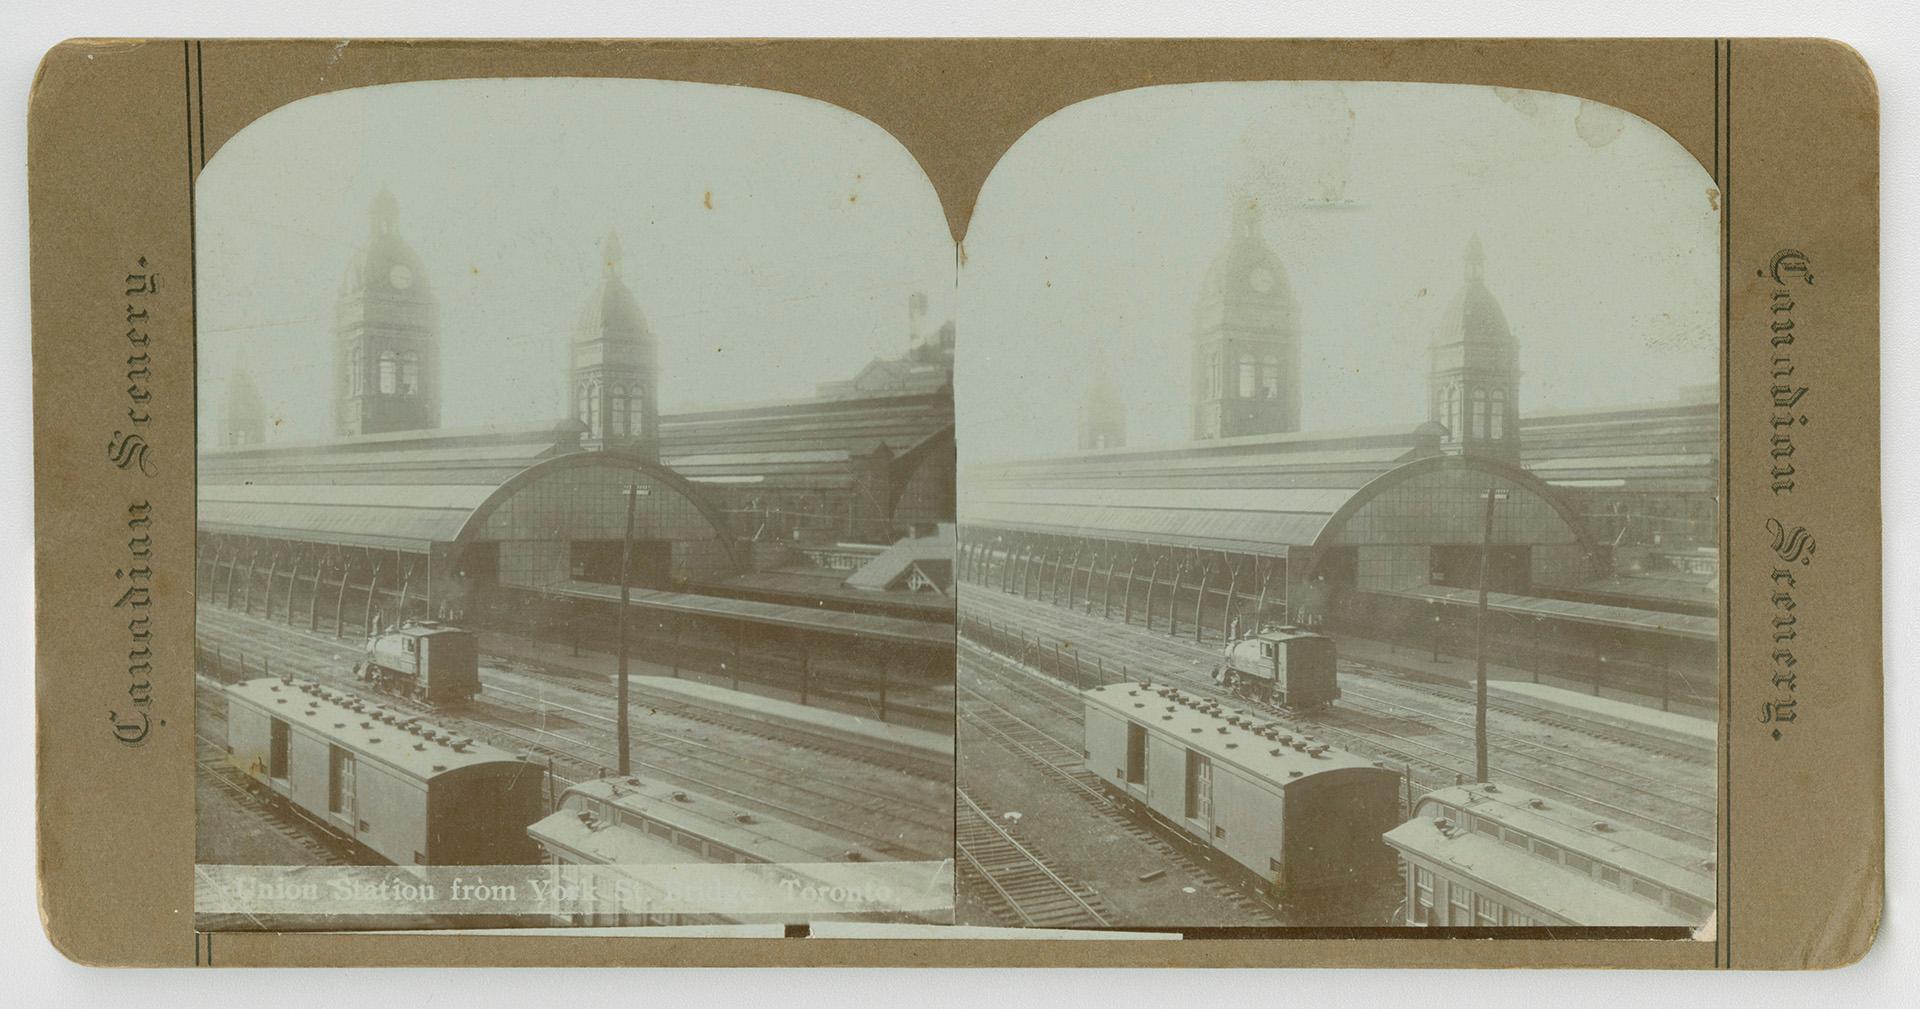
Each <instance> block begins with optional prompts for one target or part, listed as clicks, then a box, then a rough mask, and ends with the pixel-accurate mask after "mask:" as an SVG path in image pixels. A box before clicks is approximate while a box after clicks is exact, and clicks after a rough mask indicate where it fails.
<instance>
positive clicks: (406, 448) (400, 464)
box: [198, 422, 579, 551]
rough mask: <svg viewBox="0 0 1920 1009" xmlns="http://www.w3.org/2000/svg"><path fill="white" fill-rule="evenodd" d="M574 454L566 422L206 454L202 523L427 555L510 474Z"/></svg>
mask: <svg viewBox="0 0 1920 1009" xmlns="http://www.w3.org/2000/svg"><path fill="white" fill-rule="evenodd" d="M578 450H579V429H578V426H577V425H574V424H573V423H572V422H567V423H565V424H561V425H554V424H545V425H536V426H530V427H517V428H475V429H467V430H438V431H408V432H400V433H395V434H385V435H372V436H368V437H362V438H351V439H343V440H338V441H327V442H313V443H307V444H294V445H270V446H248V447H246V448H239V449H209V450H206V451H203V452H201V453H200V463H199V482H198V494H199V515H198V524H199V527H200V528H201V529H202V530H204V531H209V532H227V533H239V534H244V535H253V536H267V537H276V538H285V539H293V540H302V541H307V542H322V543H337V544H341V545H347V546H366V547H374V548H377V549H393V550H408V551H423V550H425V549H427V548H428V546H430V545H431V544H433V543H443V542H450V541H452V540H453V539H454V538H455V537H456V536H457V535H458V534H459V532H460V529H461V527H462V526H463V525H465V523H466V521H467V519H468V518H469V517H470V516H472V514H473V512H474V510H475V509H477V508H479V507H480V505H481V504H482V503H483V502H485V501H486V500H487V498H488V497H489V496H491V495H492V494H493V493H494V492H496V491H498V490H499V489H500V486H501V485H502V484H504V483H506V482H507V481H508V480H509V479H511V478H512V477H513V476H514V475H515V474H517V473H519V472H521V471H522V470H525V469H526V468H527V467H529V466H532V465H534V464H536V463H538V462H541V461H543V460H546V459H550V458H553V457H555V456H559V455H564V454H567V453H570V452H576V451H578Z"/></svg>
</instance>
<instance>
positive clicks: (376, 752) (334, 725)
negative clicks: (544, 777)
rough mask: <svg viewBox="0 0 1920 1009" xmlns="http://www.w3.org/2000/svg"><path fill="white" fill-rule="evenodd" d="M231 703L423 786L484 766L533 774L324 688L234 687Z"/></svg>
mask: <svg viewBox="0 0 1920 1009" xmlns="http://www.w3.org/2000/svg"><path fill="white" fill-rule="evenodd" d="M227 700H228V703H229V704H234V703H238V704H244V705H247V706H249V707H252V708H256V709H258V710H260V711H264V712H266V713H267V714H269V715H272V716H273V717H275V718H280V719H284V720H285V721H286V722H287V723H289V724H291V725H298V726H300V727H301V728H303V729H306V730H308V731H310V732H312V733H314V734H315V735H318V736H320V737H322V738H324V739H326V740H327V741H328V742H330V743H333V744H335V745H337V746H341V747H344V748H346V749H349V750H352V751H353V752H354V753H356V754H360V755H362V756H365V757H370V758H372V759H374V760H378V761H380V762H381V763H383V764H388V765H390V766H392V767H394V768H396V769H397V770H399V771H401V772H403V773H405V774H407V775H409V776H412V777H415V778H419V779H421V780H423V781H427V780H431V779H433V778H437V777H439V776H441V775H443V774H450V773H452V772H454V771H458V770H462V769H464V768H468V767H473V766H476V765H479V764H492V763H505V762H511V763H516V764H523V765H525V766H526V767H528V768H530V769H531V768H533V765H532V764H529V763H527V762H526V761H524V760H522V759H521V758H520V757H518V756H517V755H515V754H512V753H508V752H507V751H506V750H502V749H500V748H499V747H496V746H490V745H488V744H486V743H483V742H478V741H467V737H465V736H464V735H463V734H461V733H457V732H451V731H450V730H448V729H447V728H446V727H445V726H440V725H435V724H433V723H431V722H427V721H424V720H422V719H421V718H420V717H419V716H418V715H414V714H411V713H409V712H407V711H405V710H403V709H400V708H389V707H385V706H383V705H381V704H379V703H378V702H375V701H371V700H368V699H366V698H363V697H360V696H358V695H356V694H351V693H348V692H346V691H342V690H335V689H333V688H330V687H324V686H321V685H320V684H318V683H312V682H303V681H295V682H292V683H287V682H284V681H282V680H279V679H275V678H272V677H262V678H259V679H253V680H246V681H244V682H241V683H235V684H231V685H229V686H228V687H227ZM455 744H459V745H458V748H456V745H455Z"/></svg>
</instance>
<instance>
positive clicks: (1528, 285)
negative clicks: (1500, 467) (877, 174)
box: [955, 82, 1719, 465]
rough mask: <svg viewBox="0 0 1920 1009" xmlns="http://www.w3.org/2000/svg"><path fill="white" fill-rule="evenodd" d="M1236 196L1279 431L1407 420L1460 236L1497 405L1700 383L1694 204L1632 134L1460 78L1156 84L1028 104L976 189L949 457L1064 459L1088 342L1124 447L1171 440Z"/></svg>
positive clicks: (1706, 206) (1690, 175) (1580, 108)
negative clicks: (1492, 336)
mask: <svg viewBox="0 0 1920 1009" xmlns="http://www.w3.org/2000/svg"><path fill="white" fill-rule="evenodd" d="M1241 198H1252V199H1257V200H1259V201H1260V204H1261V206H1262V208H1263V210H1264V232H1265V237H1266V241H1267V243H1268V245H1269V247H1271V248H1272V249H1273V250H1274V251H1275V253H1276V254H1277V255H1278V256H1279V257H1280V260H1281V262H1282V263H1283V264H1284V266H1285V269H1286V271H1287V275H1288V278H1289V281H1290V283H1291V285H1292V288H1293V291H1294V294H1295V297H1296V299H1297V300H1298V302H1299V304H1300V316H1299V324H1300V327H1301V331H1302V338H1301V369H1302V381H1301V386H1302V398H1303V404H1302V411H1301V413H1302V418H1301V421H1302V428H1303V429H1304V430H1309V431H1311V430H1326V429H1336V428H1350V427H1371V426H1381V425H1392V424H1399V423H1405V424H1407V425H1409V426H1411V425H1412V424H1414V423H1417V422H1419V421H1421V420H1424V419H1425V415H1426V403H1427V399H1426V372H1427V368H1428V358H1427V346H1428V344H1429V342H1430V341H1431V340H1432V338H1433V334H1434V332H1435V330H1436V329H1437V328H1438V325H1439V320H1440V317H1441V315H1442V314H1443V313H1444V311H1445V309H1446V307H1447V304H1448V302H1449V301H1450V300H1451V299H1452V298H1453V296H1454V294H1455V293H1456V292H1457V291H1458V290H1459V287H1460V284H1461V279H1462V275H1463V266H1462V261H1461V260H1462V254H1463V252H1464V250H1465V247H1466V245H1467V243H1468V241H1469V240H1470V238H1471V237H1472V236H1473V235H1474V234H1475V233H1478V235H1479V236H1480V238H1481V241H1482V243H1483V245H1484V247H1485V256H1486V283H1487V286H1488V288H1489V290H1491V291H1492V292H1493V294H1494V296H1495V297H1496V298H1497V299H1498V300H1499V302H1500V303H1501V305H1502V307H1503V308H1504V309H1505V312H1506V316H1507V320H1508V322H1509V323H1510V324H1511V326H1512V328H1513V330H1514V332H1515V334H1516V335H1517V337H1518V339H1519V343H1520V356H1521V368H1522V371H1523V373H1524V374H1523V376H1522V378H1521V383H1520V400H1521V409H1522V410H1523V412H1524V411H1542V410H1552V409H1575V408H1581V407H1600V406H1610V405H1616V404H1618V405H1624V404H1632V403H1642V402H1658V401H1663V400H1666V401H1670V400H1672V399H1675V398H1677V397H1678V396H1679V395H1680V393H1681V390H1682V389H1683V388H1685V387H1689V386H1697V385H1702V384H1708V383H1714V382H1716V381H1717V379H1718V372H1719V326H1718V313H1719V276H1718V268H1719V213H1718V206H1717V203H1718V194H1717V193H1716V192H1714V191H1713V184H1712V180H1711V178H1710V177H1709V175H1708V174H1707V172H1706V170H1705V169H1704V168H1703V167H1702V166H1701V165H1700V164H1699V163H1698V162H1697V161H1696V160H1695V159H1694V158H1693V157H1691V156H1690V155H1688V154H1687V153H1686V152H1685V151H1684V150H1683V149H1682V148H1681V147H1680V146H1679V144H1678V143H1677V142H1675V141H1674V140H1673V139H1672V138H1670V137H1669V136H1667V135H1666V134H1665V133H1664V132H1663V131H1661V130H1660V129H1659V128H1657V127H1655V126H1652V125H1651V124H1649V123H1647V122H1645V121H1643V120H1640V119H1638V118H1637V117H1634V116H1631V115H1629V114H1627V113H1624V112H1622V111H1620V110H1618V109H1614V108H1612V107H1610V106H1605V105H1600V104H1597V103H1592V102H1586V101H1583V100H1580V99H1577V98H1572V97H1569V96H1564V95H1555V94H1550V93H1546V92H1534V91H1514V90H1511V89H1496V88H1490V87H1481V86H1463V85H1436V84H1384V83H1341V84H1331V83H1298V82H1279V83H1244V84H1242V83H1232V84H1188V85H1171V86H1165V87H1155V88H1147V89H1142V90H1136V91H1128V92H1122V93H1119V94H1115V95H1108V96H1104V97H1101V98H1097V99H1093V100H1091V101H1088V102H1084V103H1081V104H1078V105H1075V106H1071V107H1069V108H1067V109H1064V110H1062V111H1060V112H1058V113H1055V114H1054V115H1053V116H1051V117H1049V118H1047V119H1045V120H1043V121H1042V122H1041V123H1039V124H1038V125H1036V126H1035V127H1034V128H1033V129H1032V130H1030V131H1029V132H1028V133H1027V134H1026V135H1025V136H1023V137H1022V138H1021V139H1020V140H1019V141H1018V142H1017V143H1016V144H1015V145H1014V146H1013V147H1012V149H1010V150H1009V151H1008V153H1007V154H1006V155H1005V157H1003V158H1002V159H1001V161H1000V163H999V164H998V165H996V166H995V168H994V170H993V173H992V175H991V176H990V177H989V178H988V180H987V183H986V185H985V187H984V188H983V189H982V192H981V195H980V200H979V203H978V206H977V209H976V210H975V213H974V216H973V220H972V221H971V223H970V226H969V230H968V232H967V237H966V241H965V250H966V256H965V259H964V263H965V265H964V266H963V267H962V268H961V277H960V285H959V292H960V308H959V314H960V316H961V317H962V321H963V325H962V327H961V332H962V333H963V334H964V337H963V340H962V346H961V353H960V358H959V361H958V364H957V369H956V375H955V409H956V414H957V421H958V425H959V427H958V440H959V448H960V452H961V457H962V463H963V465H964V464H965V463H967V462H977V461H983V460H991V459H995V458H1008V457H1017V456H1032V455H1048V454H1059V453H1065V452H1071V451H1073V450H1074V449H1075V441H1076V424H1077V415H1078V408H1079V403H1080V399H1081V396H1082V395H1083V393H1084V391H1085V389H1086V387H1087V385H1088V384H1089V383H1090V381H1091V380H1092V375H1093V373H1094V371H1095V369H1094V368H1092V367H1090V363H1091V362H1092V361H1094V359H1095V355H1098V354H1104V356H1105V357H1106V359H1107V362H1108V364H1109V369H1110V372H1111V374H1112V376H1113V380H1114V382H1115V384H1116V386H1117V387H1118V389H1119V391H1120V393H1121V395H1122V396H1123V397H1124V398H1125V399H1126V401H1127V402H1128V405H1129V410H1128V418H1127V423H1128V430H1127V438H1128V444H1129V445H1134V446H1138V445H1145V444H1155V443H1180V442H1184V441H1187V440H1188V439H1189V438H1190V435H1191V422H1190V420H1189V406H1190V404H1189V385H1188V378H1189V374H1190V369H1191V362H1190V358H1189V355H1190V353H1191V331H1192V321H1193V320H1192V313H1193V310H1194V303H1195V301H1196V298H1197V295H1198V292H1199V290H1200V287H1201V284H1202V280H1203V278H1204V276H1205V273H1206V269H1207V267H1208V265H1209V264H1210V263H1211V262H1212V260H1213V259H1214V257H1215V256H1216V255H1218V254H1219V252H1220V251H1221V250H1222V249H1224V248H1225V247H1226V244H1227V239H1228V236H1229V221H1230V213H1231V207H1232V205H1233V203H1234V202H1235V200H1236V199H1241Z"/></svg>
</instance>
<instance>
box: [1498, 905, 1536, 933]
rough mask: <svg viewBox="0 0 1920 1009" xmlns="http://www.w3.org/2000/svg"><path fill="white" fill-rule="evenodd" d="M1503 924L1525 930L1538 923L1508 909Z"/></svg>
mask: <svg viewBox="0 0 1920 1009" xmlns="http://www.w3.org/2000/svg"><path fill="white" fill-rule="evenodd" d="M1502 924H1505V925H1512V926H1516V927H1520V928H1524V927H1526V926H1529V925H1533V924H1536V922H1534V920H1533V919H1532V918H1529V917H1527V916H1526V915H1524V914H1521V913H1520V912H1518V911H1515V910H1513V909H1511V908H1508V909H1506V913H1505V918H1504V920H1503V922H1502Z"/></svg>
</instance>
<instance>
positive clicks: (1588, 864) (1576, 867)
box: [1561, 851, 1593, 876]
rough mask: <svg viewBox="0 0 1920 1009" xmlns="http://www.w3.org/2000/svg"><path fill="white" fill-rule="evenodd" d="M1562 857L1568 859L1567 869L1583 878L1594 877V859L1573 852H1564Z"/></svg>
mask: <svg viewBox="0 0 1920 1009" xmlns="http://www.w3.org/2000/svg"><path fill="white" fill-rule="evenodd" d="M1561 857H1562V858H1564V859H1566V863H1567V868H1569V869H1572V870H1573V871H1575V872H1578V873H1580V874H1581V875H1583V876H1591V875H1593V859H1591V858H1588V857H1587V856H1585V855H1576V854H1574V853H1573V852H1571V851H1569V852H1564V853H1563V854H1562V855H1561Z"/></svg>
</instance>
